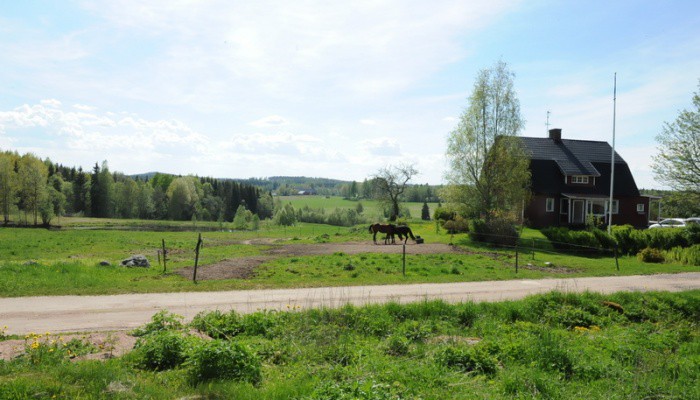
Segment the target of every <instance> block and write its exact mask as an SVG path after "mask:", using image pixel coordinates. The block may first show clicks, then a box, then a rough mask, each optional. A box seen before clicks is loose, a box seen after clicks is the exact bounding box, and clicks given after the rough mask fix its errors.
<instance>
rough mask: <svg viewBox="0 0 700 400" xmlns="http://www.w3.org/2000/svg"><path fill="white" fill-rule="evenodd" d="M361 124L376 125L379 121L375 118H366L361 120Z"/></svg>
mask: <svg viewBox="0 0 700 400" xmlns="http://www.w3.org/2000/svg"><path fill="white" fill-rule="evenodd" d="M360 124H362V125H369V126H374V125H377V121H375V120H373V119H368V118H365V119H361V120H360Z"/></svg>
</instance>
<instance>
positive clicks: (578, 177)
mask: <svg viewBox="0 0 700 400" xmlns="http://www.w3.org/2000/svg"><path fill="white" fill-rule="evenodd" d="M571 183H583V184H588V177H587V176H584V175H574V176H572V177H571Z"/></svg>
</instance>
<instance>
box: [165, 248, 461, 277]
mask: <svg viewBox="0 0 700 400" xmlns="http://www.w3.org/2000/svg"><path fill="white" fill-rule="evenodd" d="M246 244H250V245H251V246H256V245H264V246H266V247H269V248H267V249H266V250H264V251H263V252H262V253H263V255H261V256H253V257H241V258H233V259H228V260H223V261H221V262H218V263H216V264H210V265H204V266H201V267H198V268H197V280H215V279H249V278H251V277H253V276H255V269H256V268H257V267H258V266H259V265H260V264H262V263H264V262H267V261H270V260H273V259H276V258H282V257H295V256H319V255H326V254H336V253H343V254H363V253H382V254H401V253H402V252H403V245H402V244H394V245H384V244H376V245H375V244H374V243H367V242H349V243H315V244H285V245H279V244H273V242H271V241H264V242H257V241H255V242H254V241H250V242H248V243H246ZM270 246H271V247H270ZM449 253H461V254H465V252H464V251H463V250H461V249H460V248H459V247H457V246H452V245H448V244H442V243H423V244H416V243H410V242H409V243H407V244H406V254H449ZM193 272H194V267H185V268H182V269H179V270H177V271H176V272H175V273H177V274H179V275H182V276H183V277H186V278H188V279H191V278H192V274H193Z"/></svg>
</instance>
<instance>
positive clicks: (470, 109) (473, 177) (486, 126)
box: [443, 61, 530, 219]
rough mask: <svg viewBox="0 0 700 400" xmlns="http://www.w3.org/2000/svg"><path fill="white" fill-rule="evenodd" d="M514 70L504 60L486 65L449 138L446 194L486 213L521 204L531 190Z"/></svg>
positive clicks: (490, 214) (474, 212)
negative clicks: (520, 135) (491, 65)
mask: <svg viewBox="0 0 700 400" xmlns="http://www.w3.org/2000/svg"><path fill="white" fill-rule="evenodd" d="M514 76H515V74H514V73H513V72H511V71H510V70H509V69H508V66H507V64H506V63H504V62H503V61H499V62H497V63H496V64H495V65H494V66H493V67H491V68H487V69H484V70H481V71H480V72H479V75H478V77H477V79H476V82H475V83H474V89H473V91H472V94H471V96H470V97H469V105H468V106H467V108H466V109H465V110H464V112H463V113H462V115H461V117H460V120H459V123H458V124H457V127H456V128H455V129H454V130H453V131H452V132H450V134H449V137H448V142H447V152H446V157H447V161H448V166H449V167H448V168H449V169H448V172H447V173H446V180H447V182H448V184H449V185H448V187H447V188H446V190H445V191H444V193H443V195H444V196H445V198H446V199H447V200H448V201H449V202H451V203H454V204H456V205H458V206H461V207H460V208H462V209H463V211H465V212H467V213H469V214H472V215H476V216H481V217H484V218H486V219H490V218H491V217H493V216H494V215H495V214H498V213H502V212H508V211H513V210H514V209H516V208H518V207H520V206H522V204H523V202H524V200H525V199H526V197H527V194H528V186H529V181H530V172H529V168H528V166H529V161H528V158H527V157H526V156H525V153H524V149H523V147H522V146H521V144H520V140H519V139H518V138H517V136H518V134H519V133H520V130H521V129H522V127H523V124H524V121H523V119H522V117H521V116H520V101H519V100H518V97H517V94H516V93H515V89H514V88H513V79H514Z"/></svg>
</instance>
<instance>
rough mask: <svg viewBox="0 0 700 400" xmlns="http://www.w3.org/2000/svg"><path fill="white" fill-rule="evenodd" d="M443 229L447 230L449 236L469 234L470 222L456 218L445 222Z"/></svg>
mask: <svg viewBox="0 0 700 400" xmlns="http://www.w3.org/2000/svg"><path fill="white" fill-rule="evenodd" d="M442 227H443V228H445V230H446V231H447V233H449V234H455V233H465V232H469V221H467V220H466V219H464V218H462V217H460V216H456V217H455V218H454V219H452V220H449V221H445V223H444V224H443V225H442Z"/></svg>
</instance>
